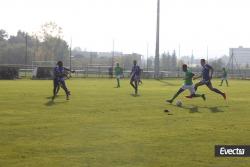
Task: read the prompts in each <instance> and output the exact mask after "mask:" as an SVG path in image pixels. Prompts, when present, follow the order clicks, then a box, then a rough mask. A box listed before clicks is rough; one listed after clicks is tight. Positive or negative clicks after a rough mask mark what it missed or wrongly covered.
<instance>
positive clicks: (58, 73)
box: [52, 61, 74, 100]
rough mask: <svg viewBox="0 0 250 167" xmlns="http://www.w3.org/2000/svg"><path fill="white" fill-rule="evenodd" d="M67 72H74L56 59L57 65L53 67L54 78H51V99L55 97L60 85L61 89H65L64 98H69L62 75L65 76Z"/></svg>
mask: <svg viewBox="0 0 250 167" xmlns="http://www.w3.org/2000/svg"><path fill="white" fill-rule="evenodd" d="M68 72H74V71H71V70H70V69H67V68H65V67H63V62H62V61H58V62H57V67H55V68H54V79H53V83H54V88H53V97H52V100H54V99H55V97H56V95H57V93H58V91H59V89H60V87H62V89H63V90H64V91H65V93H66V99H67V100H69V95H70V91H69V90H68V88H67V86H66V83H65V79H64V77H66V76H67V73H68Z"/></svg>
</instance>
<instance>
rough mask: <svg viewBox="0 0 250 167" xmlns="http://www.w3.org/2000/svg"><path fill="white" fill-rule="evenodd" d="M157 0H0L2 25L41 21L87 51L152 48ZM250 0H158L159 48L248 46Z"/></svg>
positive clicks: (211, 50) (213, 50)
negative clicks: (52, 26) (53, 23)
mask: <svg viewBox="0 0 250 167" xmlns="http://www.w3.org/2000/svg"><path fill="white" fill-rule="evenodd" d="M156 3H157V0H2V1H1V10H0V29H5V30H6V31H7V32H8V33H9V34H16V32H17V30H18V29H21V30H23V31H28V32H36V31H38V30H39V28H40V26H41V25H42V24H44V23H45V22H49V21H53V22H55V23H56V24H58V25H59V26H61V27H62V28H63V33H64V39H65V40H66V41H68V42H69V41H70V38H71V37H72V45H73V47H76V46H80V47H81V48H83V49H86V50H88V51H112V43H113V42H112V41H113V40H114V41H115V50H116V51H122V52H125V53H131V52H137V53H141V54H143V55H146V53H147V43H148V45H149V55H154V52H155V36H156V33H155V30H156V5H157V4H156ZM249 7H250V0H161V25H160V51H161V52H164V51H170V52H172V51H173V50H174V49H176V51H177V55H178V53H179V51H178V46H179V45H180V48H181V49H180V50H181V56H183V55H190V54H191V53H192V50H193V53H194V56H195V57H197V58H200V57H206V54H207V46H208V54H209V57H219V56H221V55H223V54H228V52H229V49H228V48H229V47H238V46H240V45H241V46H244V47H250V21H249V16H250V10H249Z"/></svg>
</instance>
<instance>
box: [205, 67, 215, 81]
mask: <svg viewBox="0 0 250 167" xmlns="http://www.w3.org/2000/svg"><path fill="white" fill-rule="evenodd" d="M207 67H208V68H209V71H210V79H212V78H213V74H214V69H213V67H212V66H210V65H207Z"/></svg>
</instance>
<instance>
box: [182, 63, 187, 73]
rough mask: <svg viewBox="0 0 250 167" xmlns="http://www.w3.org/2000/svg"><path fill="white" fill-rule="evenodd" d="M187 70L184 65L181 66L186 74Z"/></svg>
mask: <svg viewBox="0 0 250 167" xmlns="http://www.w3.org/2000/svg"><path fill="white" fill-rule="evenodd" d="M187 68H188V67H187V65H186V64H183V65H182V70H183V71H184V72H186V71H187Z"/></svg>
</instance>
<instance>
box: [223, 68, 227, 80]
mask: <svg viewBox="0 0 250 167" xmlns="http://www.w3.org/2000/svg"><path fill="white" fill-rule="evenodd" d="M222 76H223V77H225V78H226V77H227V71H226V70H223V74H222Z"/></svg>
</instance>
